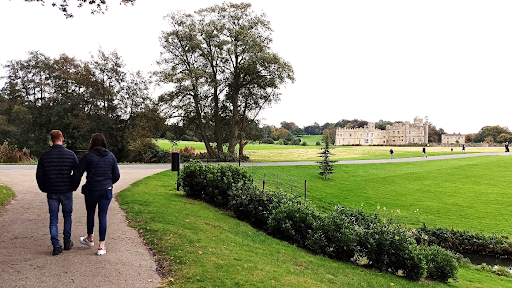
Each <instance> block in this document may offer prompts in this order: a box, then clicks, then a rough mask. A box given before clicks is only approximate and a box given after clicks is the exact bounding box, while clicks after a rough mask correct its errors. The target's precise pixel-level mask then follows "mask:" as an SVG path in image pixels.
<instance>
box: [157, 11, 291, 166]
mask: <svg viewBox="0 0 512 288" xmlns="http://www.w3.org/2000/svg"><path fill="white" fill-rule="evenodd" d="M166 18H167V19H168V21H169V24H170V26H171V29H170V31H167V32H163V33H162V37H161V38H160V39H161V45H162V48H163V50H164V52H163V53H162V56H161V59H160V61H159V65H160V67H161V70H160V71H159V73H158V75H159V76H160V79H161V81H162V82H164V83H172V84H174V89H173V91H171V92H169V93H166V94H165V95H167V96H165V97H162V98H161V100H163V102H164V103H165V104H167V105H166V107H173V108H174V111H179V112H175V113H173V115H175V116H179V117H193V118H194V119H196V120H197V125H198V127H199V130H201V136H202V138H203V139H202V140H203V142H205V145H206V148H207V151H208V153H209V154H210V156H211V157H214V156H215V153H216V152H217V153H218V152H221V151H222V148H221V147H222V146H223V144H224V143H225V142H224V139H225V138H226V137H224V135H223V129H222V128H223V127H225V126H226V119H229V123H228V129H227V131H226V132H224V133H227V134H228V136H227V144H228V152H229V153H230V154H232V155H234V153H235V147H236V145H237V144H239V145H240V146H239V147H240V150H239V153H243V147H244V146H245V144H246V143H248V141H247V140H248V139H246V138H247V136H248V135H249V134H251V133H249V129H250V127H251V124H250V123H253V121H254V120H255V119H256V118H257V117H258V115H259V113H260V112H261V111H262V110H263V109H264V108H266V107H269V106H270V105H272V104H273V103H275V102H277V101H279V98H280V94H279V93H278V89H279V88H280V87H281V86H282V85H284V84H285V83H286V82H288V81H294V76H293V69H292V67H291V65H290V64H289V63H288V62H286V61H285V60H283V59H282V58H281V57H279V55H277V53H275V52H273V51H272V50H271V49H270V44H271V42H272V38H271V32H272V30H271V28H270V23H269V21H268V20H266V18H265V16H264V15H263V14H261V15H258V14H255V13H254V12H253V11H252V10H251V4H249V3H239V4H235V3H223V4H222V5H214V6H212V7H208V8H205V9H200V10H198V11H196V12H195V14H194V15H192V14H187V13H184V12H175V13H171V14H169V15H168V16H167V17H166ZM208 126H212V127H213V131H214V133H213V135H214V136H213V138H214V139H215V142H216V147H217V151H214V150H213V149H212V148H211V147H209V145H210V144H209V143H210V140H211V139H210V137H209V136H208V131H206V127H208ZM203 127H204V130H205V131H204V132H203V131H202V130H203ZM221 142H222V143H221Z"/></svg>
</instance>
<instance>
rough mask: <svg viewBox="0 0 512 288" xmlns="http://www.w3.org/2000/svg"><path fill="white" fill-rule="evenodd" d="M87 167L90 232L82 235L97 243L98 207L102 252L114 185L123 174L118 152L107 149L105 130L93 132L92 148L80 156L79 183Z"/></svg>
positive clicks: (84, 188)
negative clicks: (96, 221) (94, 233)
mask: <svg viewBox="0 0 512 288" xmlns="http://www.w3.org/2000/svg"><path fill="white" fill-rule="evenodd" d="M85 171H87V177H86V178H87V181H86V182H85V184H84V185H83V186H82V194H84V198H85V209H86V210H87V236H85V237H80V243H81V244H83V245H86V246H89V247H92V246H94V239H93V232H94V214H95V212H96V207H98V220H99V234H100V235H99V237H100V239H99V240H100V241H99V245H98V252H97V254H98V255H104V254H105V253H106V252H107V250H106V248H105V237H106V234H107V212H108V206H109V205H110V201H111V200H112V189H113V185H114V183H116V182H117V181H118V180H119V178H120V174H119V168H118V167H117V160H116V157H115V156H114V154H112V153H111V152H110V151H108V150H107V140H106V139H105V137H104V136H103V134H101V133H96V134H93V135H92V137H91V142H90V144H89V149H88V152H87V153H85V155H84V156H83V157H82V158H81V159H80V162H79V163H78V166H77V168H76V170H75V183H77V184H76V185H78V184H79V183H80V179H81V178H82V175H83V174H84V172H85Z"/></svg>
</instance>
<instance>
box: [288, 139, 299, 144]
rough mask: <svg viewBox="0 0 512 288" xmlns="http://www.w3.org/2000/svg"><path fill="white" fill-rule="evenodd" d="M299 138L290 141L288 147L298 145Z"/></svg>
mask: <svg viewBox="0 0 512 288" xmlns="http://www.w3.org/2000/svg"><path fill="white" fill-rule="evenodd" d="M300 142H301V141H300V138H294V139H293V140H292V141H290V145H300Z"/></svg>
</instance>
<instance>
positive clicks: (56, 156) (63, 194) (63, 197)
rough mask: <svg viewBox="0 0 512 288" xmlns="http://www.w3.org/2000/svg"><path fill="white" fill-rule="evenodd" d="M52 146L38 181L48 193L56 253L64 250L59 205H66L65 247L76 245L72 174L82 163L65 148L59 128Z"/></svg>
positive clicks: (41, 161)
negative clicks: (61, 241)
mask: <svg viewBox="0 0 512 288" xmlns="http://www.w3.org/2000/svg"><path fill="white" fill-rule="evenodd" d="M50 140H51V141H52V146H51V147H50V148H48V149H47V150H46V151H44V152H43V154H41V157H40V158H39V161H38V163H37V168H36V180H37V185H38V186H39V189H40V190H41V191H42V192H45V193H46V199H47V201H48V212H49V213H50V238H51V241H52V246H53V252H52V255H53V256H56V255H59V254H60V253H61V252H62V245H61V243H60V241H59V226H58V224H59V208H60V206H62V216H63V218H64V229H63V233H62V234H63V238H64V239H63V240H64V250H69V249H71V248H72V247H73V241H71V225H72V219H71V214H72V213H73V191H74V190H76V187H75V185H73V179H72V175H71V173H72V172H73V170H74V169H75V168H76V166H77V165H78V158H77V157H76V155H75V153H73V152H72V151H70V150H68V149H66V148H64V146H62V143H63V142H64V136H63V135H62V132H60V131H59V130H53V131H51V132H50Z"/></svg>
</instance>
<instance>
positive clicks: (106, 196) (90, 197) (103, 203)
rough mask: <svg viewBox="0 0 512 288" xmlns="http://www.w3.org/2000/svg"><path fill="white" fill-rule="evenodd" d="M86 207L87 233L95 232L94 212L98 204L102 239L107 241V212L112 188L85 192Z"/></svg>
mask: <svg viewBox="0 0 512 288" xmlns="http://www.w3.org/2000/svg"><path fill="white" fill-rule="evenodd" d="M84 196H85V209H86V210H87V234H89V235H92V234H93V232H94V214H95V212H96V206H98V220H99V226H100V227H99V230H100V241H105V236H106V235H107V212H108V206H109V205H110V201H111V200H112V188H105V189H101V190H95V191H88V192H87V193H84Z"/></svg>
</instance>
